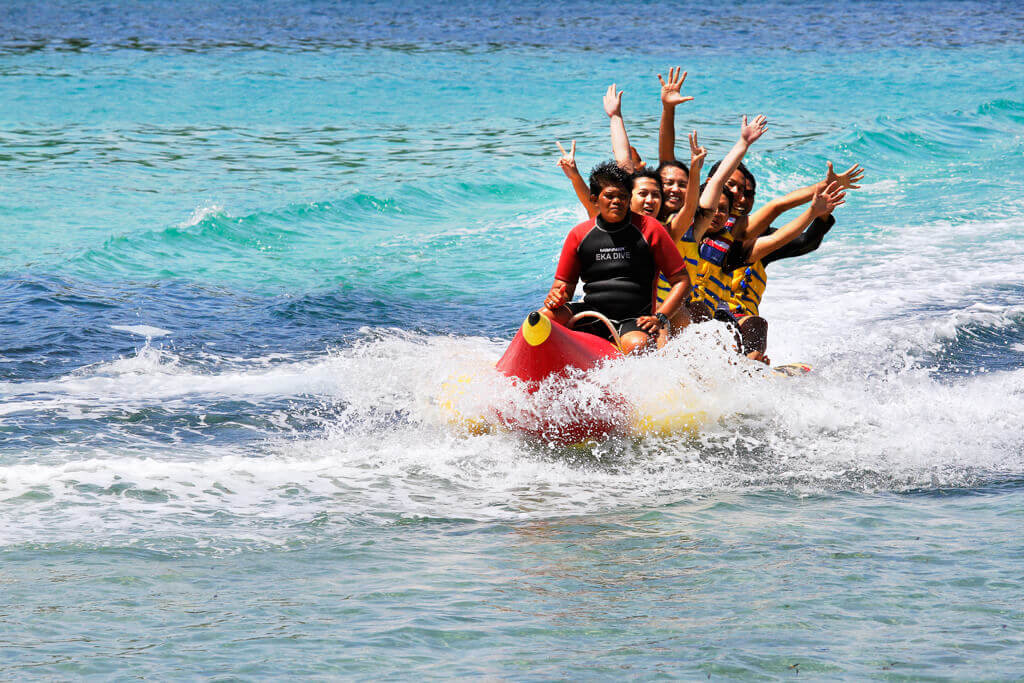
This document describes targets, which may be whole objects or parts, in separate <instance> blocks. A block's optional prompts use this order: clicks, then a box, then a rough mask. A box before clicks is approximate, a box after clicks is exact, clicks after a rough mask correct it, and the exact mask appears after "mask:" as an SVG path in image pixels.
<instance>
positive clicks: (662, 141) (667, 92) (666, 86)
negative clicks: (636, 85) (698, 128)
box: [658, 66, 693, 164]
mask: <svg viewBox="0 0 1024 683" xmlns="http://www.w3.org/2000/svg"><path fill="white" fill-rule="evenodd" d="M680 72H682V73H681V74H680ZM686 74H687V72H686V71H683V69H682V67H680V66H677V67H672V68H670V69H669V70H668V82H667V83H666V82H665V80H664V79H663V78H662V77H661V74H658V82H660V83H661V125H660V126H659V127H658V162H659V163H662V164H663V163H665V162H666V161H675V160H676V107H677V106H678V105H680V104H682V103H683V102H689V101H690V100H692V99H693V98H692V97H689V96H687V97H683V96H682V94H681V93H680V92H679V91H680V89H681V88H682V87H683V82H684V81H685V80H686Z"/></svg>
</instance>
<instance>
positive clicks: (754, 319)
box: [739, 315, 771, 365]
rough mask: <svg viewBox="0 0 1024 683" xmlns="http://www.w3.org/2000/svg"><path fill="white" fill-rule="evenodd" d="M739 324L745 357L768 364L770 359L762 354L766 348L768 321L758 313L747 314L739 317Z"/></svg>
mask: <svg viewBox="0 0 1024 683" xmlns="http://www.w3.org/2000/svg"><path fill="white" fill-rule="evenodd" d="M739 326H740V335H741V336H742V338H743V348H744V349H746V351H747V358H751V359H753V360H757V361H761V362H762V363H764V364H766V365H770V364H771V360H770V359H769V358H768V356H766V355H764V354H765V350H766V349H767V348H768V321H767V320H765V319H764V318H762V317H761V316H759V315H748V316H745V317H743V318H741V319H740V321H739Z"/></svg>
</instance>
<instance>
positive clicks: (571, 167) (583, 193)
mask: <svg viewBox="0 0 1024 683" xmlns="http://www.w3.org/2000/svg"><path fill="white" fill-rule="evenodd" d="M555 144H556V145H558V150H559V151H560V152H561V153H562V158H561V159H559V160H558V167H559V168H560V169H562V172H563V173H565V177H566V178H568V179H569V182H571V183H572V189H573V190H574V191H575V192H576V198H577V199H579V200H580V204H582V205H583V208H584V209H586V210H587V216H588V217H589V218H593V217H594V216H596V215H597V213H598V211H597V207H596V206H595V205H594V203H593V202H591V201H590V188H589V187H588V186H587V183H586V181H584V180H583V176H581V175H580V171H579V169H578V168H576V141H575V140H573V141H572V147H571V149H570V151H569V152H568V153H566V151H565V147H562V143H561V142H555Z"/></svg>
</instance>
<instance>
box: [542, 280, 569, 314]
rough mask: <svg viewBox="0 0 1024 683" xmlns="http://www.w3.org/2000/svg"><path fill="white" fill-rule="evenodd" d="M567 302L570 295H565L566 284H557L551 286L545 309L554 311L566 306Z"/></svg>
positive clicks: (545, 301)
mask: <svg viewBox="0 0 1024 683" xmlns="http://www.w3.org/2000/svg"><path fill="white" fill-rule="evenodd" d="M567 301H569V295H568V294H566V293H565V284H564V283H557V284H554V285H552V286H551V291H549V292H548V295H547V297H545V299H544V308H546V309H548V310H551V311H554V310H555V309H558V308H561V307H562V306H564V305H565V304H566V302H567Z"/></svg>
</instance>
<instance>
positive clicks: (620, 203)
mask: <svg viewBox="0 0 1024 683" xmlns="http://www.w3.org/2000/svg"><path fill="white" fill-rule="evenodd" d="M629 195H630V193H629V191H628V190H627V189H626V188H624V187H619V186H618V185H605V186H604V187H602V188H601V191H600V192H599V193H598V194H596V195H590V201H591V202H593V203H594V204H596V205H597V210H598V213H600V214H601V218H603V219H604V220H606V221H608V222H609V223H621V222H622V221H624V220H626V215H627V214H628V213H629V199H630V196H629Z"/></svg>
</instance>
